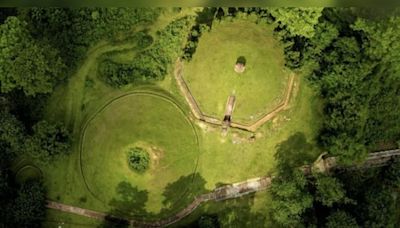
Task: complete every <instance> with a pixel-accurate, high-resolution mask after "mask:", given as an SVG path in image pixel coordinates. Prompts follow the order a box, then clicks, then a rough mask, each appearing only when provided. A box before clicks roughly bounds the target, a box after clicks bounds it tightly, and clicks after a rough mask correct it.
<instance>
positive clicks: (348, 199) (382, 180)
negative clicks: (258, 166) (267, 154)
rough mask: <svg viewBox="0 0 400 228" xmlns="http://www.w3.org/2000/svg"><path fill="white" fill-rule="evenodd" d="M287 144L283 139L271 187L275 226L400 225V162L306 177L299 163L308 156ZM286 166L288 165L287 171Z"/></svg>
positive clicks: (307, 161) (306, 161) (271, 204)
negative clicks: (399, 196)
mask: <svg viewBox="0 0 400 228" xmlns="http://www.w3.org/2000/svg"><path fill="white" fill-rule="evenodd" d="M289 144H290V143H289V142H288V141H286V143H285V142H284V143H282V144H281V146H279V148H278V152H277V155H276V159H277V162H278V172H277V175H276V177H275V178H274V179H273V181H272V186H271V188H270V190H269V191H270V193H271V194H272V198H271V200H272V201H271V202H270V204H269V206H270V207H271V208H272V210H271V218H272V219H273V221H274V222H275V223H276V224H277V225H280V226H282V227H329V228H336V227H397V226H398V225H399V224H400V221H399V218H398V208H399V207H400V202H399V200H398V194H399V191H398V189H399V187H400V175H399V174H400V160H393V162H392V163H391V164H389V165H388V166H386V167H383V168H375V169H369V170H367V169H366V170H353V171H337V172H335V173H331V174H323V173H315V174H313V175H310V176H305V175H304V173H303V172H302V171H300V169H299V165H301V164H303V163H309V160H306V159H304V157H303V156H301V154H300V155H296V153H294V152H293V151H291V150H287V148H286V146H285V145H289ZM294 151H295V149H294ZM287 164H291V165H290V169H289V168H288V167H287ZM284 167H286V168H284Z"/></svg>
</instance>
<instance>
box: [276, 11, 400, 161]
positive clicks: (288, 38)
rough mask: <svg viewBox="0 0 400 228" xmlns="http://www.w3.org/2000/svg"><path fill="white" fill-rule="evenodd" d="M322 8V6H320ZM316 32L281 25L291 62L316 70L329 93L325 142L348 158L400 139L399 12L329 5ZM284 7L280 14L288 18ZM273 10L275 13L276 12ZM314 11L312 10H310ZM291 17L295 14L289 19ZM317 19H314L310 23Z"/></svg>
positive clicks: (323, 91) (316, 77) (314, 76)
mask: <svg viewBox="0 0 400 228" xmlns="http://www.w3.org/2000/svg"><path fill="white" fill-rule="evenodd" d="M315 10H316V11H320V9H315ZM320 12H321V13H320V14H314V15H320V16H319V17H318V20H307V21H310V22H308V24H310V23H311V21H312V22H316V23H314V24H313V28H314V32H313V33H310V35H305V34H300V33H296V32H294V31H295V30H293V29H290V27H291V26H294V25H293V24H290V25H289V24H287V25H286V27H277V32H278V34H279V36H280V37H281V40H282V42H283V43H285V44H287V48H286V52H285V54H286V56H287V58H286V59H287V65H288V66H289V67H292V68H295V69H296V68H298V69H300V70H303V71H304V72H311V73H310V76H309V79H310V80H311V81H312V82H313V83H315V84H316V85H318V86H319V88H320V94H321V96H322V97H323V99H324V103H325V107H324V120H323V127H322V131H321V134H320V142H321V145H322V146H324V147H325V148H326V149H327V150H328V151H329V152H330V153H331V154H332V155H335V156H339V157H340V161H341V162H343V163H353V162H357V161H362V160H363V159H364V158H365V156H366V154H367V151H368V150H371V149H374V148H379V145H381V144H388V145H392V146H391V147H395V146H396V145H395V142H396V141H398V140H399V139H400V125H399V124H398V123H399V122H400V113H399V112H397V111H395V109H396V107H399V106H400V98H399V97H400V96H399V95H400V89H399V88H400V77H399V75H400V55H399V53H400V42H399V40H400V32H399V31H400V27H399V22H400V15H399V10H398V9H394V10H390V11H382V12H380V11H379V10H372V9H357V8H351V9H349V8H325V9H323V10H322V11H320ZM281 14H282V13H280V14H279V15H276V14H275V16H276V17H277V18H276V20H277V21H282V20H287V18H286V17H287V16H289V17H290V14H291V12H288V14H286V16H284V19H281V17H282V15H281ZM272 15H274V14H273V13H272ZM310 15H311V14H310ZM288 21H290V20H288ZM311 24H312V23H311Z"/></svg>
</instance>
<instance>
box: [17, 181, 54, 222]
mask: <svg viewBox="0 0 400 228" xmlns="http://www.w3.org/2000/svg"><path fill="white" fill-rule="evenodd" d="M45 205H46V198H45V189H44V187H43V184H42V183H41V182H40V181H30V182H26V183H24V184H23V185H22V186H21V188H20V189H19V190H18V196H17V198H16V199H15V201H14V203H13V206H12V214H13V220H14V221H15V222H16V224H18V226H20V227H32V226H35V227H39V226H40V222H38V221H40V219H43V218H44V217H45V209H46V208H45ZM35 224H36V225H35Z"/></svg>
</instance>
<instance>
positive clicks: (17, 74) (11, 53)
mask: <svg viewBox="0 0 400 228" xmlns="http://www.w3.org/2000/svg"><path fill="white" fill-rule="evenodd" d="M0 40H1V42H0V82H1V91H2V92H10V91H11V90H13V89H22V90H23V91H24V93H25V94H26V95H35V94H38V93H50V92H52V90H53V87H54V85H55V83H56V82H57V81H59V80H61V79H62V78H63V77H64V76H63V70H64V67H65V66H64V63H63V61H62V60H61V58H60V57H59V53H58V51H57V50H56V49H54V48H52V47H51V46H50V45H49V44H47V43H44V42H40V41H37V40H35V39H34V38H33V37H32V36H31V35H30V33H29V30H28V27H27V23H25V22H24V21H21V20H19V19H18V18H17V17H8V18H7V20H6V21H5V23H4V24H2V25H0Z"/></svg>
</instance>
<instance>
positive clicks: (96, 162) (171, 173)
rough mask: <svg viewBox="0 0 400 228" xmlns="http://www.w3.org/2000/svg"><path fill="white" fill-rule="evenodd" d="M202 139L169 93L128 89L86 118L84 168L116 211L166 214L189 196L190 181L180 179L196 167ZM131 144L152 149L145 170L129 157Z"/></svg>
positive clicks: (97, 192) (87, 177) (101, 196)
mask: <svg viewBox="0 0 400 228" xmlns="http://www.w3.org/2000/svg"><path fill="white" fill-rule="evenodd" d="M197 140H198V139H197V136H196V132H195V130H194V128H193V126H192V125H191V123H190V121H189V120H188V119H187V118H186V116H185V114H184V113H183V112H182V110H181V109H180V108H179V107H178V106H177V105H175V103H173V102H172V101H171V100H169V99H168V98H166V97H163V96H160V95H155V94H148V93H134V94H129V95H125V96H123V97H120V98H118V99H115V100H113V101H112V102H111V103H109V104H107V105H106V106H105V107H103V108H102V109H101V110H100V111H99V112H98V113H96V114H95V115H94V116H93V117H92V118H91V119H90V120H89V122H88V123H87V125H86V128H85V131H84V134H83V136H82V142H81V168H82V173H83V176H84V179H85V182H86V184H87V186H88V188H89V190H90V192H92V194H93V195H95V196H96V198H98V199H99V200H101V201H102V202H104V203H105V204H106V205H107V206H109V207H110V208H111V211H110V212H111V213H116V214H121V213H122V215H125V216H129V217H140V218H145V217H153V216H156V215H159V214H164V215H165V214H167V212H168V211H172V210H174V207H178V206H177V205H180V204H179V202H180V201H182V199H184V198H185V197H187V196H186V193H187V192H188V189H189V188H190V184H191V183H190V182H185V183H183V182H182V183H181V182H179V180H181V179H182V178H183V177H190V176H191V175H193V173H194V172H195V169H196V165H197V157H198V141H197ZM130 148H142V149H143V150H145V151H146V152H147V153H148V154H149V158H150V160H149V167H148V169H147V170H146V171H145V172H143V173H140V172H132V169H131V167H130V165H129V162H127V151H129V149H130ZM186 179H188V178H186ZM189 179H190V178H189Z"/></svg>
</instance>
